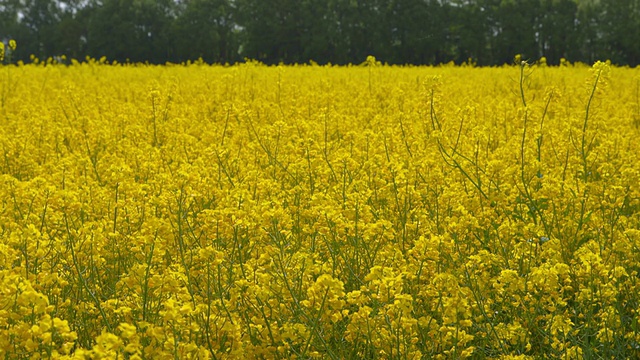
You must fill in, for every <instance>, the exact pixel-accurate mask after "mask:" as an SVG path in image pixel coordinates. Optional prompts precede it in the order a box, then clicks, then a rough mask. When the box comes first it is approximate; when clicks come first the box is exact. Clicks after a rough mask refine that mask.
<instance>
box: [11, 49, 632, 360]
mask: <svg viewBox="0 0 640 360" xmlns="http://www.w3.org/2000/svg"><path fill="white" fill-rule="evenodd" d="M5 70H9V71H10V73H11V76H10V77H6V80H0V81H3V82H5V83H3V84H2V85H1V87H2V88H3V89H5V91H3V98H2V100H3V101H2V106H1V107H0V119H2V121H0V152H1V156H0V357H1V358H11V359H27V358H29V359H38V358H61V359H62V358H64V359H72V358H75V359H107V358H113V359H115V358H129V359H151V358H153V359H183V358H184V359H189V358H191V359H209V358H211V359H270V358H287V359H288V358H292V359H294V358H300V359H306V358H332V359H343V358H344V359H362V358H370V359H371V358H411V359H421V358H435V359H461V358H496V359H497V358H500V359H534V358H541V357H545V358H546V357H553V358H571V359H574V358H581V357H588V358H634V357H638V356H640V324H639V323H638V319H639V318H640V317H639V316H638V313H639V312H640V295H638V294H640V281H639V279H640V266H639V264H640V250H639V249H640V187H639V186H638V184H640V161H639V160H638V156H637V155H638V154H640V142H638V140H637V139H638V137H639V135H640V97H638V89H639V88H640V72H639V70H638V69H630V68H619V67H612V66H610V65H609V64H606V63H600V62H599V63H596V64H595V65H594V66H593V67H588V66H585V65H580V64H575V65H574V64H569V63H567V62H565V63H564V64H563V66H561V67H551V66H547V65H546V63H545V61H541V62H540V63H539V64H537V65H535V64H534V65H529V64H527V63H526V62H522V61H520V62H518V63H517V64H516V66H505V67H500V68H475V67H473V66H472V65H466V66H462V67H455V66H442V67H391V66H384V65H382V64H380V63H378V62H377V61H376V60H375V59H374V58H372V57H371V58H369V59H367V61H366V62H365V63H363V64H362V65H361V66H346V67H333V66H318V65H315V64H312V65H303V66H277V67H267V66H263V65H261V64H260V63H257V62H247V63H245V64H238V65H234V66H208V65H205V64H202V63H195V64H188V65H185V66H173V65H167V66H142V65H128V66H120V65H113V64H112V65H109V64H108V63H107V61H106V60H104V59H101V60H99V61H96V60H90V61H87V62H85V63H78V62H75V61H74V62H73V65H71V66H65V65H59V64H56V63H55V62H51V61H46V62H37V63H34V64H30V65H22V64H20V65H18V66H11V67H10V68H9V69H5Z"/></svg>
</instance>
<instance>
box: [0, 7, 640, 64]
mask: <svg viewBox="0 0 640 360" xmlns="http://www.w3.org/2000/svg"><path fill="white" fill-rule="evenodd" d="M638 19H640V0H608V1H604V0H582V1H577V0H448V1H447V0H270V1H264V0H57V1H56V0H23V1H20V0H0V40H4V41H6V40H7V39H9V38H15V39H16V40H17V41H18V44H19V47H18V50H17V52H16V53H15V54H14V55H15V56H14V59H16V60H19V59H22V60H27V59H28V58H29V55H31V54H34V55H36V56H38V57H40V58H45V57H49V56H57V55H62V54H65V55H67V56H68V57H70V58H78V59H84V57H85V56H87V55H88V56H91V57H96V58H99V57H101V56H106V57H107V58H108V59H109V60H117V61H120V62H125V61H127V60H129V61H132V62H140V61H149V62H151V63H164V62H167V61H171V62H181V61H186V60H194V59H197V58H200V57H201V58H202V59H204V60H205V61H206V62H217V63H225V62H231V63H232V62H236V61H241V60H242V59H243V58H245V57H246V58H252V59H257V60H260V61H263V62H265V63H271V64H273V63H280V62H284V63H306V62H308V61H309V60H314V61H316V62H319V63H328V62H332V63H336V64H345V63H361V62H362V61H364V59H365V58H366V57H367V55H374V56H376V58H378V59H379V60H381V61H382V62H388V63H393V64H439V63H444V62H449V61H454V62H456V63H463V62H467V61H469V60H471V61H473V62H475V63H478V64H480V65H501V64H504V63H510V62H511V61H512V60H513V57H514V55H515V54H522V56H523V58H524V59H529V60H537V59H539V58H540V57H542V56H545V57H546V58H547V60H548V62H549V63H550V64H557V63H559V62H560V59H561V58H566V59H568V60H569V61H583V62H593V61H594V60H597V59H611V60H612V61H613V62H614V63H616V64H621V65H632V66H635V65H638V64H639V63H640V21H638Z"/></svg>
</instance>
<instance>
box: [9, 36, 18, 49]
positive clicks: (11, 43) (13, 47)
mask: <svg viewBox="0 0 640 360" xmlns="http://www.w3.org/2000/svg"><path fill="white" fill-rule="evenodd" d="M16 47H17V44H16V41H15V40H13V39H11V40H9V48H10V49H11V50H12V51H14V50H15V49H16Z"/></svg>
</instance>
